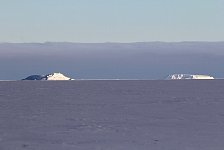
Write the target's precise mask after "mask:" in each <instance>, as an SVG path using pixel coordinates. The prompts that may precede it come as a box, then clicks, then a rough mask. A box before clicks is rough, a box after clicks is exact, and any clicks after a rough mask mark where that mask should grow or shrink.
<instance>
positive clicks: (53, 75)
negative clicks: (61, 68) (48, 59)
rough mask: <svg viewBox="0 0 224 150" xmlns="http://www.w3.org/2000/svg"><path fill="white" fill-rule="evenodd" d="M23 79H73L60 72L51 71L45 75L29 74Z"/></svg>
mask: <svg viewBox="0 0 224 150" xmlns="http://www.w3.org/2000/svg"><path fill="white" fill-rule="evenodd" d="M23 80H74V79H71V78H69V77H66V76H65V75H63V74H61V73H51V74H47V75H31V76H29V77H27V78H25V79H23Z"/></svg>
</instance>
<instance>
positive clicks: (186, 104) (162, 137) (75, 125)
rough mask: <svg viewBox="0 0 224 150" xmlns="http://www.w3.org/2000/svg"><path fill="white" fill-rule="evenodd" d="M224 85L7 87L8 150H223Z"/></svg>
mask: <svg viewBox="0 0 224 150" xmlns="http://www.w3.org/2000/svg"><path fill="white" fill-rule="evenodd" d="M223 91H224V80H178V81H177V80H175V81H169V80H163V81H162V80H161V81H149V80H148V81H146V80H139V81H137V80H136V81H128V80H125V81H122V80H120V81H119V80H118V81H116V80H114V81H109V80H104V81H100V80H98V81H91V80H88V81H85V80H82V81H79V80H75V81H8V82H4V81H1V82H0V150H223V148H224V92H223Z"/></svg>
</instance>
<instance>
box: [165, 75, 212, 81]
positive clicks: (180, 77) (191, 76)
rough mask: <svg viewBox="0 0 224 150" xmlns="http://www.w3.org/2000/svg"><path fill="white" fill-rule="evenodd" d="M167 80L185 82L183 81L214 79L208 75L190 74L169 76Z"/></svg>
mask: <svg viewBox="0 0 224 150" xmlns="http://www.w3.org/2000/svg"><path fill="white" fill-rule="evenodd" d="M166 79H167V80H185V79H214V77H212V76H209V75H191V74H172V75H169V76H168V77H167V78H166Z"/></svg>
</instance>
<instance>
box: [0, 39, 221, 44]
mask: <svg viewBox="0 0 224 150" xmlns="http://www.w3.org/2000/svg"><path fill="white" fill-rule="evenodd" d="M223 42H224V40H223V41H199V40H195V41H190V40H189V41H136V42H75V41H74V42H73V41H45V42H0V44H51V43H68V44H134V43H223Z"/></svg>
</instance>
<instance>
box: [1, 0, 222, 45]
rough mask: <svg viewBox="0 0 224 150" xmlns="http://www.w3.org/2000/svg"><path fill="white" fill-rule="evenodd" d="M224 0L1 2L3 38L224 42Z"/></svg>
mask: <svg viewBox="0 0 224 150" xmlns="http://www.w3.org/2000/svg"><path fill="white" fill-rule="evenodd" d="M223 16H224V1H223V0H0V42H18V43H20V42H48V41H50V42H65V41H66V42H83V43H98V42H99V43H101V42H145V41H171V42H173V41H224V28H223V26H224V19H223Z"/></svg>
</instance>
